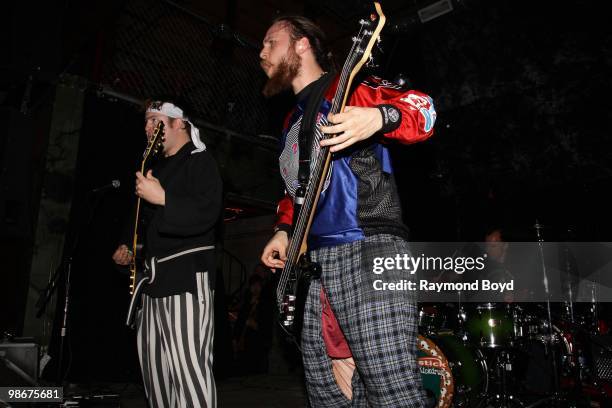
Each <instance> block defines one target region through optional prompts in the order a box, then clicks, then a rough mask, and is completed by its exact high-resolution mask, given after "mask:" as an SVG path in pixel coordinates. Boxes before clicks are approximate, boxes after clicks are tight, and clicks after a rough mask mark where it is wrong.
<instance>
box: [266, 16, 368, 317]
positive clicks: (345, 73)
mask: <svg viewBox="0 0 612 408" xmlns="http://www.w3.org/2000/svg"><path fill="white" fill-rule="evenodd" d="M363 30H364V25H362V26H361V27H360V29H359V32H358V34H357V38H358V40H357V41H354V42H353V45H352V47H351V50H350V52H349V55H350V56H349V58H348V59H347V62H346V63H345V64H344V67H343V69H342V74H341V77H340V80H339V87H338V89H340V90H343V92H341V93H340V95H339V94H338V93H336V95H335V97H334V99H333V101H332V107H331V112H333V113H336V111H337V110H338V108H339V104H340V103H341V101H342V100H343V99H344V94H345V93H346V92H347V91H348V90H347V89H345V87H346V85H347V84H346V83H345V82H346V81H347V80H348V77H349V75H350V72H351V71H352V70H350V71H349V67H351V66H353V64H354V62H355V59H356V58H357V57H359V55H356V54H355V53H354V52H355V48H356V47H357V46H358V44H360V43H361V41H362V40H363V38H360V37H361V35H362V31H363ZM328 150H329V147H324V148H322V149H320V150H319V154H317V156H316V159H315V160H316V161H315V169H314V172H313V174H319V173H320V172H321V171H322V168H321V167H322V166H324V164H325V162H326V161H327V160H326V159H327V154H328ZM318 184H319V183H308V186H307V193H306V197H307V198H308V199H307V200H306V201H305V202H312V199H313V197H312V196H313V194H314V193H315V192H316V190H318ZM315 186H316V188H315ZM302 208H303V207H302ZM304 213H305V211H300V214H298V218H297V220H296V226H298V227H299V226H302V224H303V222H304V217H306V216H310V214H308V215H304ZM304 228H305V225H303V226H302V227H300V230H303V229H304ZM300 230H298V231H295V232H300V233H299V234H295V233H294V236H296V235H297V236H301V231H300ZM298 245H300V246H301V240H300V242H299V243H297V242H296V241H295V240H292V243H291V245H290V248H289V252H288V255H289V256H288V257H287V259H289V260H290V261H288V264H286V265H285V268H284V269H283V271H285V270H286V271H287V273H283V274H282V275H281V279H280V280H279V284H278V286H277V302H278V304H279V307H280V306H281V305H282V301H283V298H284V295H285V293H284V292H285V290H284V288H285V287H286V284H287V282H288V281H289V276H290V275H291V271H292V269H293V266H294V265H293V260H292V259H293V258H294V257H295V252H296V251H298V250H299V247H298Z"/></svg>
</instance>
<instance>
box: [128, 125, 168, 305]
mask: <svg viewBox="0 0 612 408" xmlns="http://www.w3.org/2000/svg"><path fill="white" fill-rule="evenodd" d="M163 142H164V122H162V121H159V123H158V124H157V126H156V127H155V130H153V135H152V136H151V137H150V138H149V140H148V141H147V147H146V148H145V151H144V153H143V154H142V163H141V164H140V172H141V173H142V174H144V171H145V167H146V165H147V163H148V161H149V159H151V158H153V157H155V156H156V155H157V154H158V153H159V152H160V151H162V150H163ZM139 217H140V197H138V200H137V201H136V216H135V217H134V235H133V237H134V238H133V240H132V260H131V262H130V295H133V294H134V288H135V287H136V273H137V269H138V268H137V266H136V265H137V263H136V259H137V258H136V257H137V252H138V250H139V249H140V244H139V243H138V224H139V222H138V219H139Z"/></svg>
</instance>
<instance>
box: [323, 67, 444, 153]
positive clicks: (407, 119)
mask: <svg viewBox="0 0 612 408" xmlns="http://www.w3.org/2000/svg"><path fill="white" fill-rule="evenodd" d="M349 105H350V106H347V107H346V108H345V110H344V112H342V113H339V114H336V115H329V117H328V119H329V120H330V121H331V122H332V123H334V125H332V126H322V127H321V130H322V131H323V132H324V133H328V134H338V136H335V137H333V138H330V139H326V140H323V141H322V142H321V146H331V148H330V150H331V151H332V152H336V151H339V150H342V149H344V148H346V147H348V146H351V145H353V144H355V143H357V142H359V141H361V140H364V139H367V138H369V137H371V136H372V135H374V134H376V133H379V132H380V133H382V134H383V135H384V137H385V138H387V139H394V140H397V141H399V142H400V143H405V144H408V143H416V142H420V141H422V140H425V139H427V138H429V137H430V136H431V135H432V134H433V125H434V123H435V120H436V111H435V109H434V106H433V101H432V99H431V98H430V97H429V96H427V95H425V94H424V93H422V92H419V91H414V90H411V91H402V90H401V89H400V88H399V87H398V86H396V85H394V84H391V83H389V82H386V81H384V80H381V79H380V78H376V77H370V78H368V80H366V81H364V82H363V83H362V84H360V85H359V87H357V89H356V90H355V92H354V93H353V94H352V96H351V99H350V101H349Z"/></svg>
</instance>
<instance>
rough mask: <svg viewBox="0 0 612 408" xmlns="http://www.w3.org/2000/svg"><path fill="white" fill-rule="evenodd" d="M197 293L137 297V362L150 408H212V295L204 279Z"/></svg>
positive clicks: (203, 275) (214, 398) (201, 276)
mask: <svg viewBox="0 0 612 408" xmlns="http://www.w3.org/2000/svg"><path fill="white" fill-rule="evenodd" d="M197 279H198V293H197V295H193V294H191V293H189V292H187V293H182V294H180V295H174V296H167V297H162V298H153V297H150V296H148V295H143V297H142V309H141V310H140V312H139V314H138V337H137V338H138V357H139V359H140V368H141V370H142V377H143V382H144V387H145V392H146V395H147V399H148V401H149V406H150V407H151V408H157V407H160V408H174V407H181V408H183V407H193V408H200V407H201V408H204V407H206V408H211V407H216V406H217V395H216V389H215V381H214V378H213V372H212V367H213V354H212V351H213V335H214V332H213V295H214V292H213V291H211V290H210V287H209V283H208V276H207V274H206V273H198V274H197Z"/></svg>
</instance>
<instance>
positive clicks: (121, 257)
mask: <svg viewBox="0 0 612 408" xmlns="http://www.w3.org/2000/svg"><path fill="white" fill-rule="evenodd" d="M133 256H134V255H133V254H132V251H130V249H129V248H128V247H127V245H120V246H119V248H117V249H116V250H115V253H114V254H113V261H115V263H116V264H117V265H123V266H126V265H129V264H130V262H132V257H133Z"/></svg>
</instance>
